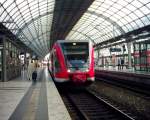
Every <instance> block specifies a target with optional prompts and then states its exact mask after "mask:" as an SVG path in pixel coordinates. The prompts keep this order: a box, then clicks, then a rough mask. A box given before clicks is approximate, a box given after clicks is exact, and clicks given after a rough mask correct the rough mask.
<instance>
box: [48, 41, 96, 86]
mask: <svg viewBox="0 0 150 120" xmlns="http://www.w3.org/2000/svg"><path fill="white" fill-rule="evenodd" d="M49 70H50V72H51V73H52V76H53V78H54V81H55V82H59V83H64V82H65V83H68V82H71V83H73V84H77V85H85V86H86V85H89V84H91V83H92V82H93V81H94V80H95V77H94V49H93V46H92V42H91V41H88V40H84V41H83V40H81V41H70V40H58V41H57V42H56V43H55V44H54V46H53V48H52V50H51V53H50V63H49Z"/></svg>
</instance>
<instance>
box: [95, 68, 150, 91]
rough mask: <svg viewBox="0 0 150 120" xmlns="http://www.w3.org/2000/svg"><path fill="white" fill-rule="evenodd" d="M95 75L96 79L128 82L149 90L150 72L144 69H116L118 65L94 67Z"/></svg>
mask: <svg viewBox="0 0 150 120" xmlns="http://www.w3.org/2000/svg"><path fill="white" fill-rule="evenodd" d="M95 77H96V78H97V79H99V78H100V79H107V80H109V81H112V80H113V81H118V82H121V83H124V84H128V85H129V84H130V85H132V86H134V87H135V86H136V87H139V88H142V89H144V90H145V91H149V90H150V87H149V86H150V73H149V72H145V71H135V70H134V69H126V68H124V69H118V67H106V68H102V67H96V68H95Z"/></svg>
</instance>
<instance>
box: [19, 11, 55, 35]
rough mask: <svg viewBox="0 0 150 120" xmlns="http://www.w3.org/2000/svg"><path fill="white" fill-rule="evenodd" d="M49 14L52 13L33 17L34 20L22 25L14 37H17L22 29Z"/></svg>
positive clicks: (51, 12)
mask: <svg viewBox="0 0 150 120" xmlns="http://www.w3.org/2000/svg"><path fill="white" fill-rule="evenodd" d="M49 14H53V11H50V12H46V13H44V14H42V15H40V16H38V17H35V18H34V19H31V20H30V21H29V22H28V23H26V24H24V25H23V26H22V28H20V29H19V31H18V32H17V34H16V36H18V35H19V34H20V33H21V31H22V30H23V29H24V28H26V27H27V26H29V25H30V24H31V23H32V22H34V21H36V20H38V19H39V18H41V17H44V16H46V15H49Z"/></svg>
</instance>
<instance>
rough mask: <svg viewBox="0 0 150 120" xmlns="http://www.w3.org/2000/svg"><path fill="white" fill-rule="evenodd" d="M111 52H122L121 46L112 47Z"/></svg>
mask: <svg viewBox="0 0 150 120" xmlns="http://www.w3.org/2000/svg"><path fill="white" fill-rule="evenodd" d="M109 50H110V52H121V48H110V49H109Z"/></svg>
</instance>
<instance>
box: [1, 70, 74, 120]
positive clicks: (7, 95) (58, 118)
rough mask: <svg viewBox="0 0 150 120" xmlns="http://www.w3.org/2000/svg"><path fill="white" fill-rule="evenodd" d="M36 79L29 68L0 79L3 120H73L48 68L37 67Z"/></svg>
mask: <svg viewBox="0 0 150 120" xmlns="http://www.w3.org/2000/svg"><path fill="white" fill-rule="evenodd" d="M37 71H38V77H37V82H36V83H33V82H32V81H31V80H29V79H28V76H27V71H26V70H24V71H22V74H21V76H20V77H18V78H16V79H13V80H11V81H8V82H0V120H62V119H63V120H71V118H70V115H69V113H68V111H67V109H66V107H65V105H64V103H63V101H62V99H61V97H60V95H59V93H58V91H57V89H56V87H55V84H54V83H53V81H52V79H51V77H50V75H49V72H48V70H47V68H38V70H37Z"/></svg>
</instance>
